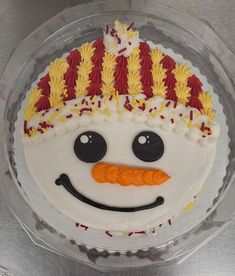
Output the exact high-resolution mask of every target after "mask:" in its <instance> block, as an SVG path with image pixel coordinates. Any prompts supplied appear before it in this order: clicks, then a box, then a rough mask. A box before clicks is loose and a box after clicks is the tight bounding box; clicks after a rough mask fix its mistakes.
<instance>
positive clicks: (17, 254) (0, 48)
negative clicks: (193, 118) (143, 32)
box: [0, 0, 235, 276]
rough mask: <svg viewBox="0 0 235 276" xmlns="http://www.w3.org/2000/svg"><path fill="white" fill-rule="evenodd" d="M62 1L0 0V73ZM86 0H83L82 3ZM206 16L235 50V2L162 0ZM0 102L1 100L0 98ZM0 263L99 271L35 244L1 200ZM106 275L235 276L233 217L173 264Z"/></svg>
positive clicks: (16, 269)
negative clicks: (185, 257)
mask: <svg viewBox="0 0 235 276" xmlns="http://www.w3.org/2000/svg"><path fill="white" fill-rule="evenodd" d="M69 2H79V1H68V0H67V1H66V0H50V1H48V0H40V1H38V0H0V26H1V33H0V71H2V70H3V68H4V64H5V63H6V62H7V59H8V57H9V55H10V52H11V50H12V48H14V47H15V46H16V45H17V43H19V42H20V41H21V40H22V39H23V38H24V37H25V36H27V34H29V33H30V32H31V31H32V30H33V29H34V28H36V27H37V26H39V25H40V24H41V23H43V22H44V21H45V20H46V19H48V18H49V17H51V16H53V15H54V14H56V13H58V12H59V11H61V10H62V9H64V8H65V7H66V6H67V5H68V4H69ZM83 2H84V1H83ZM160 2H162V3H165V4H168V5H171V6H173V7H176V8H179V9H182V10H184V11H188V12H191V13H193V14H195V15H197V16H200V17H202V18H204V19H206V20H207V21H208V22H209V23H210V25H211V26H212V27H213V28H214V29H215V30H216V31H217V32H218V33H219V34H220V35H221V37H222V38H223V39H225V40H226V41H227V42H228V44H229V45H230V46H231V47H232V48H233V49H234V50H235V1H234V0H224V1H220V0H200V1H195V0H178V1H177V3H176V1H174V0H164V1H163V0H162V1H160ZM0 100H1V99H0ZM0 266H3V267H5V268H7V269H8V270H9V271H10V272H11V273H13V274H15V275H16V276H31V275H34V276H42V275H43V276H49V275H57V276H62V275H66V276H67V275H86V276H91V275H100V274H101V273H99V272H96V271H95V270H93V269H91V268H88V267H85V266H83V265H80V264H78V263H75V262H73V261H70V260H68V259H66V258H63V257H61V256H58V255H55V254H54V253H51V252H48V251H46V250H44V249H42V248H39V247H36V246H35V245H34V244H33V243H32V242H31V240H30V239H29V237H28V236H27V235H26V233H25V232H24V230H23V229H22V228H21V226H20V225H19V224H18V222H17V221H16V220H15V218H14V217H13V215H12V214H11V213H10V211H9V210H8V209H7V207H6V206H5V204H4V203H3V202H2V201H1V199H0ZM107 275H123V276H124V275H125V276H131V275H136V276H138V275H190V276H194V275H213V276H214V275H226V276H227V275H235V221H232V222H231V223H230V224H229V226H228V227H227V228H226V229H225V230H224V231H223V232H222V233H221V234H220V235H219V236H217V237H216V238H214V239H213V240H212V241H211V242H209V244H207V245H205V246H204V247H203V248H201V249H200V250H198V251H197V252H196V253H195V254H194V255H192V256H191V257H190V258H189V259H187V260H186V261H185V262H184V263H182V264H180V265H177V266H170V267H160V268H151V269H148V270H138V271H130V272H126V273H124V272H121V273H117V272H116V273H112V274H107Z"/></svg>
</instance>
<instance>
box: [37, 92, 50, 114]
mask: <svg viewBox="0 0 235 276" xmlns="http://www.w3.org/2000/svg"><path fill="white" fill-rule="evenodd" d="M35 106H36V109H37V112H39V111H42V110H45V109H49V108H50V107H51V106H50V101H49V98H48V97H47V96H44V95H42V96H41V97H40V98H39V100H38V101H37V103H36V104H35Z"/></svg>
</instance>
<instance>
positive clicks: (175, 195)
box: [24, 120, 215, 221]
mask: <svg viewBox="0 0 235 276" xmlns="http://www.w3.org/2000/svg"><path fill="white" fill-rule="evenodd" d="M24 150H25V157H26V161H27V165H28V168H29V170H30V172H31V175H32V176H33V178H34V180H35V181H36V183H37V184H38V186H39V187H40V189H41V190H42V191H43V193H44V195H45V197H46V198H47V199H48V200H49V202H51V203H52V205H53V206H55V207H56V208H57V209H59V210H60V211H61V212H63V213H66V215H68V216H70V217H72V218H74V219H76V220H78V221H79V219H80V213H81V208H82V210H84V212H86V208H88V209H90V208H92V209H93V212H94V213H95V212H96V211H95V210H97V211H98V213H99V214H101V213H100V212H103V214H104V215H105V214H106V213H107V212H112V213H113V214H114V216H115V214H120V213H128V214H131V213H133V212H134V213H138V211H143V210H150V209H152V210H156V211H155V212H156V213H158V214H164V213H166V212H168V211H170V210H172V208H174V206H175V204H176V201H177V202H181V201H182V200H183V198H184V197H185V196H186V195H187V194H188V193H192V191H191V189H192V187H195V185H196V187H197V185H198V187H199V186H200V184H201V183H203V181H204V180H205V178H206V176H207V174H208V172H209V170H210V167H211V164H212V163H213V158H214V153H215V148H214V147H202V146H201V145H199V143H195V141H190V140H189V139H187V138H186V137H185V136H184V135H179V134H176V133H174V132H173V131H171V132H168V131H165V130H163V129H161V128H159V127H155V128H153V127H149V126H148V125H147V124H146V123H145V122H143V123H136V122H134V121H130V122H122V121H119V120H115V121H112V122H103V123H101V124H89V125H86V126H83V127H82V126H81V127H79V128H78V129H76V130H74V131H70V132H68V133H66V134H64V135H57V136H55V137H54V138H53V139H51V140H48V141H44V142H43V143H40V144H28V145H26V146H25V148H24ZM202 168H203V170H202ZM198 187H197V189H198ZM66 205H68V206H69V208H66ZM88 213H89V212H88Z"/></svg>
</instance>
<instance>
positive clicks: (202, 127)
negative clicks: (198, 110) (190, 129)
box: [201, 122, 205, 131]
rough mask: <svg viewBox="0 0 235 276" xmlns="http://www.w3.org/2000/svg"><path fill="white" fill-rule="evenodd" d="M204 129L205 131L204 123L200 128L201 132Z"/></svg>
mask: <svg viewBox="0 0 235 276" xmlns="http://www.w3.org/2000/svg"><path fill="white" fill-rule="evenodd" d="M204 129H205V123H204V122H203V123H202V126H201V131H204Z"/></svg>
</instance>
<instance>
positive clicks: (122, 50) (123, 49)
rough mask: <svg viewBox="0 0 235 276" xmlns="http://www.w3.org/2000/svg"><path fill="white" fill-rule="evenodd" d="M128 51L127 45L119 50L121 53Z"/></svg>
mask: <svg viewBox="0 0 235 276" xmlns="http://www.w3.org/2000/svg"><path fill="white" fill-rule="evenodd" d="M125 51H126V47H124V48H122V49H121V50H119V51H118V54H121V53H122V52H125Z"/></svg>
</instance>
